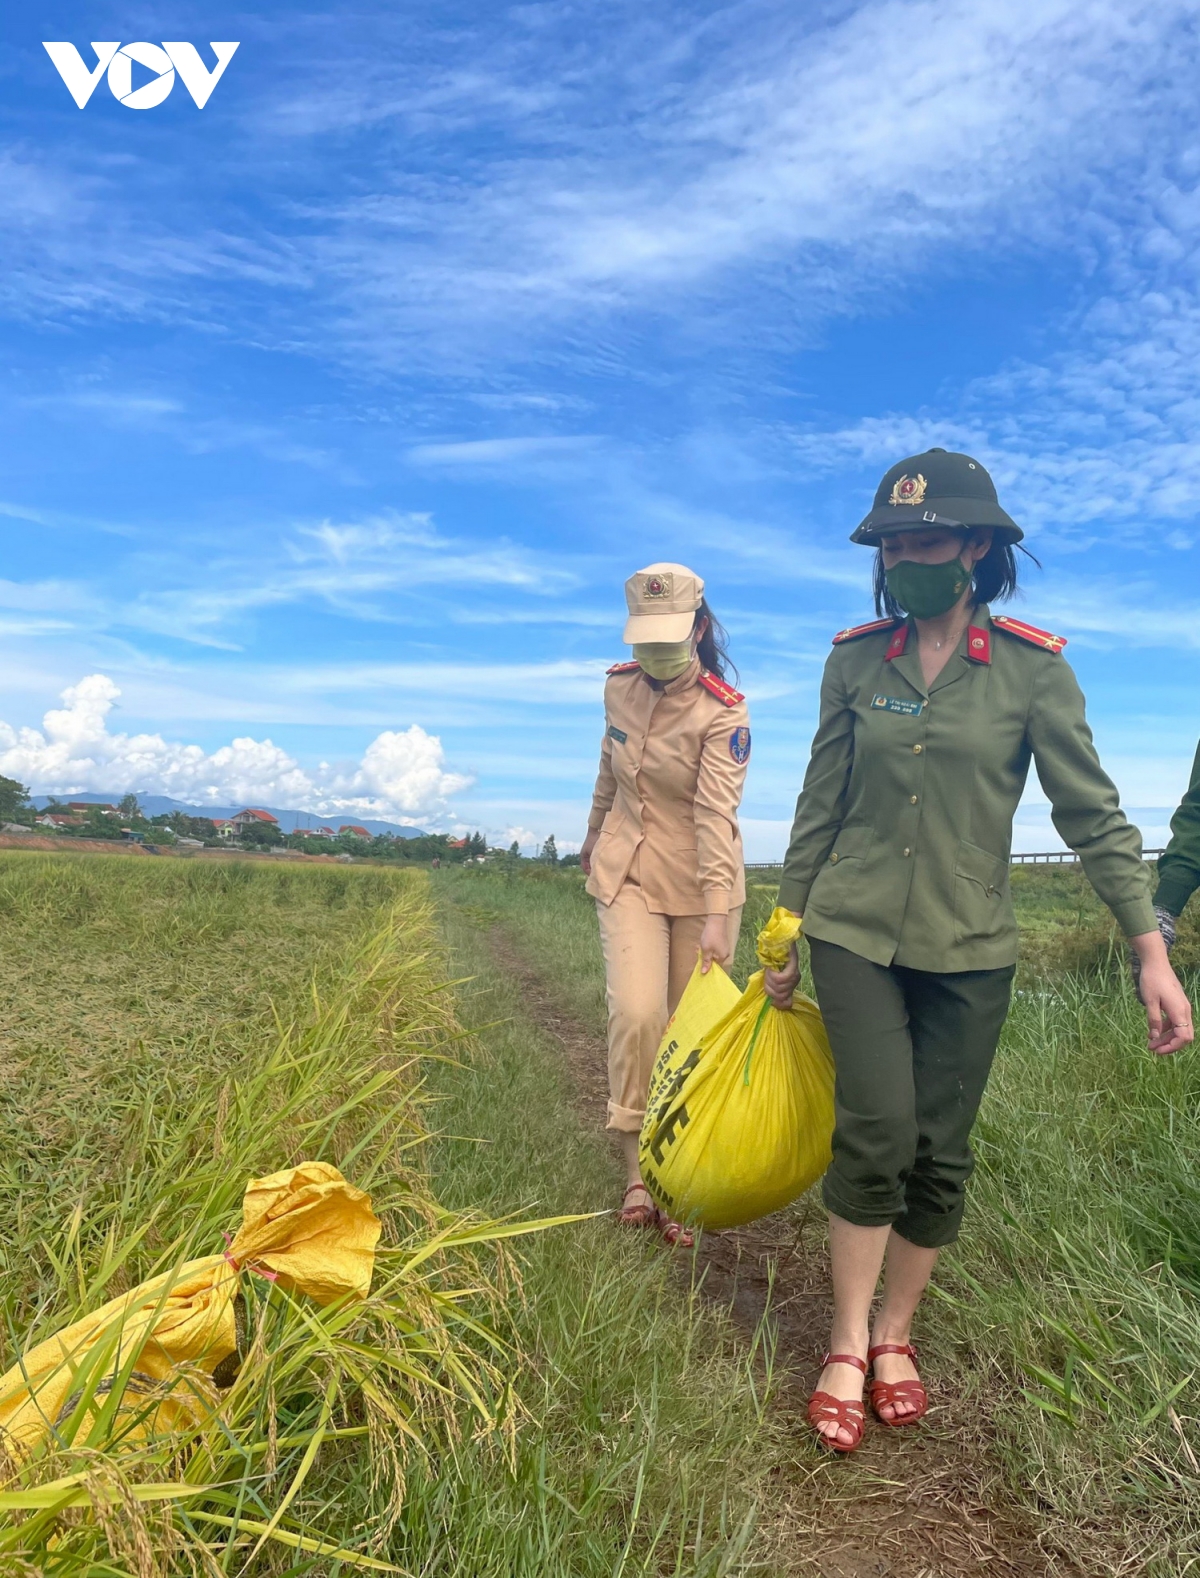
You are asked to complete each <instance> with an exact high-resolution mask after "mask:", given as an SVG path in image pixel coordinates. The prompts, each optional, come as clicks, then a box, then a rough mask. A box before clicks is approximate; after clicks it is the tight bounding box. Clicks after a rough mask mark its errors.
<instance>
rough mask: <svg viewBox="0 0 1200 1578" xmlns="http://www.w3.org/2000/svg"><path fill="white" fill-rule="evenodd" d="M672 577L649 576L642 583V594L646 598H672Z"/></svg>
mask: <svg viewBox="0 0 1200 1578" xmlns="http://www.w3.org/2000/svg"><path fill="white" fill-rule="evenodd" d="M671 579H672V578H671V576H669V575H648V576H647V577H646V579H645V580H644V581H643V582H642V593H643V595H644V596H645V597H647V598H651V597H670V596H671Z"/></svg>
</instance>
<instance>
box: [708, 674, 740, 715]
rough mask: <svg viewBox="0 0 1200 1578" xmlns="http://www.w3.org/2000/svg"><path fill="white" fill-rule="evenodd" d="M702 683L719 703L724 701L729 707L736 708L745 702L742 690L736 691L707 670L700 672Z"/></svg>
mask: <svg viewBox="0 0 1200 1578" xmlns="http://www.w3.org/2000/svg"><path fill="white" fill-rule="evenodd" d="M700 683H701V684H702V685H703V686H704V688H705V690H707V691H710V692H711V693H712V695H714V696H715V697H716V698H717V700H718V701H723V702H724V703H725V705H726V706H727V707H736V706H737V704H738V702H739V701H745V699H746V698H745V696H743V695H742V693H741V691H740V690H734V688H733V686H732V685H727V684H726V683H725V681H724V680H723V679H718V678H717V676H716V675H715V674H710V673H709V672H708V671H707V669H701V670H700Z"/></svg>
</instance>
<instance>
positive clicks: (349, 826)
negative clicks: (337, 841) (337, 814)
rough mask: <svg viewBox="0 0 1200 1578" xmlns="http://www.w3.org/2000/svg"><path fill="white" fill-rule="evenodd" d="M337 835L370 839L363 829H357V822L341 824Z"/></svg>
mask: <svg viewBox="0 0 1200 1578" xmlns="http://www.w3.org/2000/svg"><path fill="white" fill-rule="evenodd" d="M338 833H339V834H342V833H353V834H354V836H355V838H370V836H371V835H370V833H368V831H367V830H366V828H365V827H359V825H358V823H357V822H343V823H342V825H341V827H339V828H338Z"/></svg>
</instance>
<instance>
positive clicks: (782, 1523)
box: [490, 927, 1084, 1578]
mask: <svg viewBox="0 0 1200 1578" xmlns="http://www.w3.org/2000/svg"><path fill="white" fill-rule="evenodd" d="M490 942H491V947H492V951H493V954H494V956H495V958H496V960H497V962H498V963H499V964H501V965H502V967H503V968H504V970H505V972H506V974H508V975H510V976H512V977H515V978H516V979H518V980H519V981H520V983H521V995H522V999H523V1001H524V1003H525V1005H526V1007H527V1008H528V1010H529V1012H530V1014H531V1015H532V1016H533V1018H534V1019H535V1020H536V1022H537V1023H538V1024H539V1025H540V1026H541V1028H542V1029H543V1030H544V1031H546V1032H547V1033H548V1034H549V1035H551V1036H553V1037H554V1038H555V1039H556V1040H557V1041H558V1042H559V1044H560V1045H561V1047H562V1049H563V1057H564V1061H565V1064H566V1066H567V1067H568V1068H569V1070H570V1071H571V1074H572V1076H573V1078H574V1083H575V1087H576V1091H577V1093H578V1102H579V1108H580V1113H581V1116H583V1117H584V1119H585V1121H586V1122H588V1123H599V1122H601V1121H603V1120H602V1114H603V1112H604V1104H605V1101H606V1099H607V1095H608V1090H607V1083H606V1078H605V1063H606V1053H605V1045H604V1041H603V1039H602V1037H600V1036H598V1035H596V1034H595V1033H594V1032H593V1031H591V1030H590V1029H588V1028H587V1027H586V1026H584V1025H582V1024H580V1023H579V1022H578V1021H577V1020H575V1019H573V1018H572V1017H570V1015H568V1014H567V1013H565V1012H564V1011H563V1009H562V1007H561V1006H560V1005H559V1004H558V1003H557V1002H556V1001H555V999H554V997H553V996H552V994H551V992H550V991H549V990H548V989H547V988H546V986H545V985H544V984H543V982H542V980H541V978H540V977H539V975H538V974H537V972H536V970H534V969H533V968H532V966H531V965H530V964H529V963H528V961H527V960H525V959H524V958H522V957H521V956H520V954H519V953H518V952H517V950H516V949H515V948H514V946H513V944H512V942H511V939H509V937H508V936H507V935H506V934H505V933H504V931H503V930H502V929H501V928H499V927H495V928H493V930H492V931H491V933H490ZM616 1188H617V1184H616V1180H615V1175H614V1193H615V1191H616ZM696 1258H697V1262H698V1267H699V1272H700V1275H701V1277H702V1286H703V1288H704V1291H705V1293H706V1295H707V1296H708V1297H709V1298H711V1299H712V1300H713V1301H714V1302H717V1303H719V1304H721V1305H723V1306H725V1307H727V1308H728V1309H729V1310H730V1311H731V1312H732V1315H733V1317H734V1319H735V1320H736V1321H737V1323H738V1324H739V1325H740V1326H741V1327H742V1328H743V1330H745V1331H746V1332H747V1333H753V1332H754V1331H755V1330H756V1329H757V1327H758V1325H759V1323H760V1321H761V1320H762V1317H763V1313H764V1311H765V1310H766V1309H767V1307H768V1301H769V1305H770V1310H771V1312H772V1316H773V1320H774V1327H775V1331H776V1334H777V1342H778V1348H777V1366H776V1379H777V1388H776V1408H777V1410H778V1412H779V1414H780V1415H781V1417H782V1419H783V1421H784V1423H785V1425H786V1426H787V1428H788V1429H789V1431H791V1432H792V1433H793V1435H794V1438H795V1442H796V1447H795V1455H794V1458H793V1460H792V1464H791V1467H790V1471H789V1472H788V1473H787V1475H786V1477H785V1478H784V1480H783V1482H782V1483H780V1484H779V1485H778V1487H777V1490H778V1501H777V1503H776V1506H775V1509H774V1515H773V1516H772V1517H771V1518H770V1519H769V1521H768V1523H767V1525H766V1526H765V1529H764V1532H765V1533H766V1535H767V1536H768V1539H769V1540H770V1541H771V1543H772V1544H773V1545H774V1547H775V1552H774V1554H775V1558H776V1561H777V1563H778V1570H780V1571H783V1572H791V1573H795V1574H804V1575H809V1578H811V1575H819V1578H961V1575H963V1574H969V1573H978V1572H983V1571H985V1570H986V1571H987V1572H989V1573H991V1574H996V1575H1004V1578H1008V1575H1018V1578H1026V1575H1034V1574H1036V1575H1038V1578H1046V1575H1049V1574H1053V1575H1055V1578H1083V1573H1084V1569H1082V1568H1080V1567H1079V1566H1077V1565H1076V1563H1075V1562H1074V1561H1073V1560H1072V1559H1071V1556H1070V1555H1069V1553H1067V1552H1065V1551H1062V1550H1051V1549H1048V1548H1046V1547H1045V1546H1044V1545H1043V1543H1041V1542H1040V1541H1039V1539H1038V1537H1037V1533H1036V1531H1035V1530H1034V1529H1032V1528H1031V1527H1030V1526H1029V1521H1028V1519H1027V1518H1025V1517H1024V1516H1023V1515H1022V1514H1021V1513H1020V1512H1019V1510H1017V1509H1014V1508H1012V1507H1011V1506H1008V1505H1006V1501H1007V1498H1006V1497H1005V1496H1004V1494H1003V1491H1002V1487H1001V1484H1000V1476H999V1471H998V1469H997V1467H996V1464H995V1457H994V1452H993V1449H992V1443H991V1438H990V1432H989V1429H988V1421H987V1419H986V1418H979V1417H968V1416H967V1415H966V1414H965V1413H964V1412H963V1411H961V1410H960V1409H958V1408H957V1407H956V1402H955V1398H954V1396H953V1394H952V1393H951V1392H949V1391H948V1390H947V1389H946V1388H944V1387H943V1386H941V1385H940V1384H939V1377H938V1376H937V1375H936V1374H931V1375H927V1376H926V1377H925V1380H926V1385H927V1386H928V1389H929V1397H930V1412H929V1415H928V1416H927V1418H926V1420H925V1421H924V1422H923V1423H922V1424H921V1425H919V1426H916V1427H914V1428H912V1429H907V1430H899V1429H886V1428H884V1427H883V1426H881V1425H879V1424H877V1423H876V1422H875V1421H874V1420H873V1419H872V1418H871V1416H870V1414H868V1422H867V1434H866V1439H865V1440H864V1442H863V1445H862V1446H861V1447H860V1448H859V1450H858V1451H857V1452H856V1453H854V1454H853V1457H852V1458H849V1459H842V1458H836V1457H834V1456H833V1455H832V1454H829V1453H826V1452H824V1451H822V1450H821V1449H820V1448H818V1447H816V1446H815V1445H813V1444H812V1437H811V1433H810V1432H809V1429H808V1424H807V1419H806V1413H805V1410H806V1405H807V1400H808V1394H809V1391H810V1390H811V1387H812V1384H813V1381H814V1379H815V1377H816V1373H817V1370H818V1367H819V1364H820V1360H821V1356H822V1353H823V1349H824V1343H825V1340H826V1338H827V1335H828V1332H829V1317H830V1309H829V1288H828V1263H827V1261H826V1256H825V1249H824V1224H823V1222H822V1221H821V1220H820V1219H819V1217H818V1216H817V1214H816V1213H813V1214H811V1215H810V1216H809V1217H807V1218H802V1219H801V1220H799V1221H797V1220H796V1218H795V1217H793V1216H783V1215H780V1216H775V1217H768V1218H766V1219H765V1220H764V1221H762V1222H756V1223H754V1224H752V1225H751V1226H750V1227H745V1228H739V1229H736V1230H731V1231H728V1232H724V1233H706V1234H704V1235H703V1236H702V1237H701V1240H700V1244H699V1247H698V1249H697V1251H696ZM689 1265H690V1262H689Z"/></svg>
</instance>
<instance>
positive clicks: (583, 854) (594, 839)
mask: <svg viewBox="0 0 1200 1578" xmlns="http://www.w3.org/2000/svg"><path fill="white" fill-rule="evenodd" d="M599 840H600V829H599V828H598V827H589V828H588V830H587V837H586V838H585V839H584V841H583V843H582V844H581V845H580V846H579V864H580V866H581V867H582V868H583V874H584V876H585V877H590V876H591V874H592V850H593V849H595V847H596V845H597V843H598V842H599Z"/></svg>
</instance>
